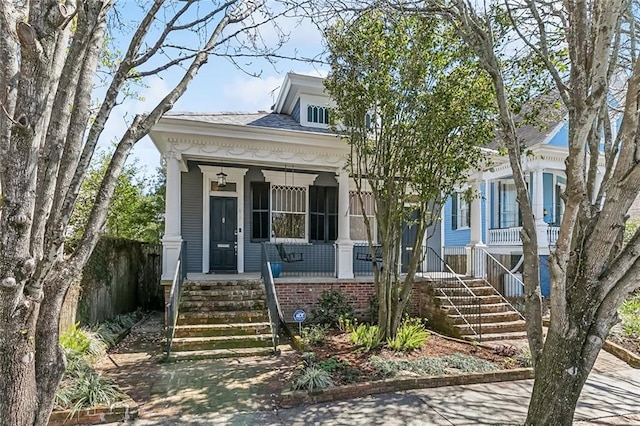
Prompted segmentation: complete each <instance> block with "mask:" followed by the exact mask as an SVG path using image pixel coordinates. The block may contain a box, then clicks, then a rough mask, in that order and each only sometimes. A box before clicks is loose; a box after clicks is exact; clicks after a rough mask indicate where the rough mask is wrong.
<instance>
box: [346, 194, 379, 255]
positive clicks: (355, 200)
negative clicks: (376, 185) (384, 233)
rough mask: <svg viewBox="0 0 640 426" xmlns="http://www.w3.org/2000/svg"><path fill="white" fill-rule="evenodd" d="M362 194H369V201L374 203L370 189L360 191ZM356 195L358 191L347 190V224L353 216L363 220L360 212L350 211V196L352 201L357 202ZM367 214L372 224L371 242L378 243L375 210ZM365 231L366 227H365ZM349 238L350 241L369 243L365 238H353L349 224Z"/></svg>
mask: <svg viewBox="0 0 640 426" xmlns="http://www.w3.org/2000/svg"><path fill="white" fill-rule="evenodd" d="M362 194H363V195H364V194H367V195H369V196H370V197H371V199H372V200H371V201H372V202H373V203H375V199H374V197H373V192H371V191H362ZM357 197H358V191H356V190H350V191H349V224H351V221H352V218H354V217H355V218H361V219H362V220H363V221H364V217H363V215H362V214H361V213H355V214H354V213H353V212H352V211H351V202H352V198H353V199H354V202H357V203H359V202H360V201H359V199H358V198H357ZM365 213H366V212H365ZM367 216H368V217H369V221H370V223H371V225H372V229H371V236H372V237H373V241H372V244H378V221H377V219H376V215H375V211H374V212H373V213H371V214H367ZM365 231H366V229H365ZM349 238H350V239H351V241H353V242H354V243H356V244H368V243H369V241H368V240H366V239H365V240H357V239H354V238H353V237H352V236H351V226H349Z"/></svg>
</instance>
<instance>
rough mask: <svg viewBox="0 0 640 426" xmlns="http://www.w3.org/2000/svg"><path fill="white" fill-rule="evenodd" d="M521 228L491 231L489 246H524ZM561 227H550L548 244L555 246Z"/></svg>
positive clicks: (548, 228)
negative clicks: (521, 238)
mask: <svg viewBox="0 0 640 426" xmlns="http://www.w3.org/2000/svg"><path fill="white" fill-rule="evenodd" d="M521 229H522V227H521V226H514V227H512V228H501V229H489V235H488V237H489V238H488V241H487V244H489V245H505V246H519V245H520V244H522V241H521V240H520V230H521ZM559 232H560V227H558V226H552V225H549V226H548V227H547V244H549V245H551V246H555V245H556V242H557V241H558V233H559Z"/></svg>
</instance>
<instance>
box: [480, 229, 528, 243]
mask: <svg viewBox="0 0 640 426" xmlns="http://www.w3.org/2000/svg"><path fill="white" fill-rule="evenodd" d="M521 229H522V227H521V226H517V227H513V228H502V229H489V242H488V244H491V245H505V246H517V245H520V244H521V241H520V230H521Z"/></svg>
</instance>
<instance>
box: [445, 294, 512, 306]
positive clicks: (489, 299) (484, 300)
mask: <svg viewBox="0 0 640 426" xmlns="http://www.w3.org/2000/svg"><path fill="white" fill-rule="evenodd" d="M436 299H439V300H440V301H441V304H442V305H443V306H445V305H448V304H449V300H451V301H452V302H453V303H454V304H455V305H456V306H458V305H468V304H469V302H470V301H471V300H472V299H473V298H472V297H471V296H448V297H445V296H437V293H436ZM477 299H478V303H480V304H482V305H484V304H487V305H494V304H497V303H502V302H503V299H502V297H500V296H499V295H493V296H477Z"/></svg>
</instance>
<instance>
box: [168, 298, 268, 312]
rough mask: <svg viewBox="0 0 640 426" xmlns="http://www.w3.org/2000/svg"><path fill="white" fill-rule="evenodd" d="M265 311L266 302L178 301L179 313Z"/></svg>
mask: <svg viewBox="0 0 640 426" xmlns="http://www.w3.org/2000/svg"><path fill="white" fill-rule="evenodd" d="M265 309H267V302H266V300H241V301H235V300H231V301H229V300H208V301H195V302H192V301H182V300H181V301H180V309H179V312H185V313H186V312H219V311H239V312H240V311H242V312H244V311H253V310H260V311H262V310H265Z"/></svg>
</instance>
